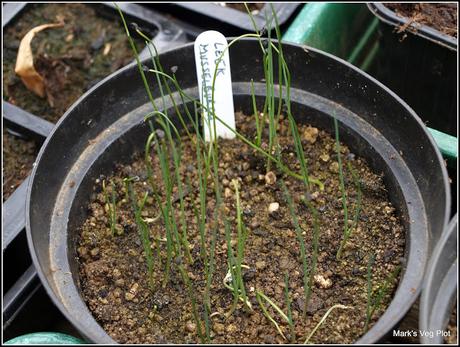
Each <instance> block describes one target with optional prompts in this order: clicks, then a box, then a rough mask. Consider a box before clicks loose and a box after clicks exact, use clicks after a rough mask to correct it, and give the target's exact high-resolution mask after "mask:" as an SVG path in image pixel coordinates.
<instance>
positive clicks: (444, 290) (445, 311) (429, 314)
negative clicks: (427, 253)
mask: <svg viewBox="0 0 460 347" xmlns="http://www.w3.org/2000/svg"><path fill="white" fill-rule="evenodd" d="M457 233H458V214H455V216H454V217H452V219H451V221H450V222H449V225H448V226H447V228H446V229H445V230H444V232H443V234H442V235H441V237H440V239H439V241H438V242H437V244H436V246H435V248H434V250H433V253H432V255H431V258H430V262H429V264H428V268H427V270H426V274H425V279H424V288H423V289H422V294H421V298H420V313H419V326H420V329H421V330H424V331H434V330H437V329H438V328H441V329H444V328H445V327H443V326H441V325H442V324H439V325H438V326H434V324H438V323H441V322H437V321H436V320H437V318H439V317H448V316H450V312H451V311H450V310H451V309H452V307H451V306H450V305H445V306H443V307H438V306H437V305H435V303H436V302H437V299H438V298H444V299H447V301H453V300H454V299H455V298H456V297H457V290H458V253H457V252H458V247H457V245H458V236H457ZM453 251H454V252H455V259H453V257H451V258H448V254H446V253H451V252H453ZM453 269H456V270H455V271H454V272H452V270H453ZM437 274H442V276H443V278H442V281H441V282H440V281H439V279H437V278H436V275H437ZM452 275H454V277H452ZM449 276H450V278H449ZM446 282H448V283H449V284H450V286H447V287H446V286H443V284H446ZM454 282H455V287H456V288H455V290H452V289H453V286H452V284H453V283H454ZM445 303H447V302H445ZM433 320H434V321H433ZM420 340H421V342H422V343H423V344H440V343H443V339H442V336H434V338H429V337H428V336H426V335H423V336H421V337H420Z"/></svg>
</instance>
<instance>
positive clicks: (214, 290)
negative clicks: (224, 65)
mask: <svg viewBox="0 0 460 347" xmlns="http://www.w3.org/2000/svg"><path fill="white" fill-rule="evenodd" d="M237 126H238V128H239V130H240V131H241V132H242V133H243V134H246V135H247V136H249V137H252V136H253V135H254V133H255V128H254V124H253V120H252V119H251V117H245V116H243V115H242V114H241V113H237ZM288 128H289V126H288V124H287V121H286V120H284V119H282V120H281V123H280V128H279V130H278V133H279V144H280V149H281V153H282V157H283V161H284V162H285V163H286V164H287V165H288V166H289V167H290V168H291V169H295V170H299V163H298V162H297V160H296V156H295V153H294V151H295V149H294V146H293V143H292V137H291V135H290V134H289V131H288ZM299 131H300V134H301V137H302V144H303V147H304V150H305V155H306V158H307V160H308V165H309V170H310V174H311V175H312V176H314V177H316V178H319V179H320V180H322V182H323V183H324V186H325V188H324V190H323V191H320V190H319V189H318V187H317V186H312V189H311V191H310V192H309V193H307V192H306V191H305V188H304V187H303V186H302V184H301V182H300V181H298V180H296V179H294V178H292V177H288V176H286V175H284V174H282V173H281V172H278V171H276V170H274V169H273V166H272V169H271V170H270V171H273V174H274V176H276V181H279V180H280V179H283V180H284V181H285V184H286V186H287V188H288V189H289V191H290V193H291V195H292V199H293V201H294V205H295V209H296V211H297V214H298V217H299V221H300V226H301V228H302V229H303V230H304V232H303V237H304V240H305V244H306V248H307V258H308V259H307V260H308V262H309V263H310V261H311V255H312V230H313V224H312V217H311V215H310V213H309V211H308V208H306V206H305V205H304V203H303V202H302V200H303V199H308V200H309V201H310V202H311V203H312V204H313V205H314V206H315V207H316V208H317V209H318V211H320V213H319V221H320V236H319V257H318V267H317V271H316V276H315V279H314V285H313V288H312V296H311V299H310V301H309V304H308V307H307V319H305V320H304V319H302V308H303V307H304V296H303V282H302V276H303V273H302V262H301V259H300V248H299V243H298V240H297V238H296V233H295V230H294V226H293V223H292V218H291V215H290V213H289V208H288V205H287V203H286V201H285V199H284V194H283V191H282V190H281V188H280V186H279V184H278V183H275V182H273V181H274V180H275V179H274V177H273V176H272V175H271V174H270V175H268V179H267V169H266V167H265V164H266V160H265V159H264V158H262V157H260V156H259V155H258V154H257V153H256V152H254V151H253V150H252V149H251V148H250V147H249V146H246V145H245V144H242V143H241V142H240V141H237V140H221V141H220V146H219V168H218V170H219V180H220V183H221V185H222V190H223V191H224V192H225V193H224V198H223V199H224V206H223V210H224V211H225V212H226V214H227V216H228V218H229V221H230V223H231V227H232V242H231V244H232V246H233V247H234V248H235V246H236V216H235V210H236V205H235V195H234V194H235V193H234V187H233V185H232V183H231V181H232V179H237V180H238V181H239V183H240V194H241V204H242V211H243V220H244V223H245V225H246V226H247V228H248V238H247V241H246V250H245V254H244V260H243V263H244V264H246V265H248V266H249V269H244V271H243V276H244V280H245V287H246V290H247V293H248V297H249V300H250V302H251V303H252V306H253V308H254V310H253V311H252V312H251V311H250V312H247V311H246V310H245V309H244V308H243V307H241V306H239V307H238V309H237V310H236V311H235V312H234V313H233V314H232V315H231V316H230V317H229V318H228V319H226V320H225V319H224V317H223V314H225V313H226V312H228V310H229V309H230V307H231V304H232V294H231V292H230V291H229V290H228V289H226V288H225V287H224V286H223V284H222V281H223V279H224V277H225V275H226V273H227V270H228V269H227V244H226V242H225V235H224V228H223V226H222V223H219V224H218V229H217V230H218V232H217V240H216V249H215V257H216V267H215V272H214V276H213V280H212V285H211V307H212V312H213V313H215V314H214V315H213V316H212V318H211V323H210V325H211V336H212V342H213V343H285V342H288V341H286V340H283V338H282V337H281V335H280V334H279V333H278V332H277V331H276V329H275V327H274V326H273V325H272V323H271V322H270V321H269V320H268V319H267V318H266V317H265V316H264V315H263V313H262V311H261V309H260V307H259V305H258V303H257V301H256V298H255V290H261V291H263V292H264V294H265V295H267V296H268V297H269V298H270V299H271V300H273V301H274V302H275V303H276V304H277V305H278V306H280V308H281V309H283V310H284V311H285V312H286V305H285V301H284V285H285V284H284V275H285V273H286V272H288V273H289V292H290V298H291V301H292V303H293V304H292V311H293V312H292V314H293V319H294V321H295V334H296V336H295V339H294V340H295V341H296V342H298V343H303V342H304V340H305V338H306V335H307V334H308V333H309V332H310V331H311V330H312V329H313V328H314V327H315V326H316V324H317V323H318V322H319V320H320V319H321V318H322V317H323V315H324V314H325V312H326V311H327V310H328V309H329V308H330V307H331V306H333V305H335V304H343V305H346V306H349V307H351V308H350V309H348V310H342V309H337V310H334V311H333V312H332V313H331V314H330V315H329V317H328V318H327V320H326V321H325V323H324V324H323V325H322V326H321V328H319V329H318V331H317V332H316V334H315V335H314V336H313V338H312V339H311V341H310V342H314V343H351V342H354V341H355V340H356V339H358V338H359V337H360V336H361V335H363V333H364V323H365V317H366V300H367V280H366V272H367V264H368V259H369V256H370V254H371V253H375V255H376V260H375V265H374V268H373V274H372V281H373V284H374V289H376V288H377V285H378V284H382V283H383V282H384V281H385V279H386V278H387V277H388V276H389V275H390V273H391V272H393V271H394V269H395V268H396V267H397V266H399V265H400V263H401V262H402V261H403V256H404V246H405V233H404V228H403V226H402V223H401V220H400V217H398V215H397V213H396V211H395V208H394V207H393V206H392V205H391V203H390V202H389V200H388V193H387V191H386V188H385V186H384V183H383V177H382V175H380V174H378V173H373V172H372V170H371V169H370V168H369V167H368V166H367V165H366V162H365V161H364V160H363V159H360V158H359V157H357V156H355V155H354V154H353V153H350V151H349V149H348V148H347V147H346V146H345V145H342V147H341V152H342V153H341V155H342V159H343V162H344V175H345V181H346V192H347V196H348V206H349V210H350V216H349V218H350V219H352V213H353V211H354V208H355V206H356V199H357V191H356V188H355V185H354V184H353V178H352V176H351V173H350V172H349V171H348V169H347V163H348V162H350V163H351V165H352V166H353V168H354V170H355V171H356V173H357V175H358V176H359V179H360V181H361V184H362V186H363V189H362V193H363V196H362V207H361V213H360V216H359V222H358V225H357V228H356V229H354V230H353V233H352V235H351V237H350V239H349V242H348V243H347V246H346V247H345V249H344V253H343V256H342V259H341V260H340V261H337V260H336V253H337V249H338V247H339V243H340V240H341V237H342V232H343V212H342V202H341V192H340V188H339V180H338V164H337V154H336V152H335V142H334V139H333V137H331V135H330V134H328V133H326V132H325V131H322V130H318V129H316V128H314V127H310V126H306V125H302V126H299ZM182 143H183V158H182V160H181V168H180V170H181V175H182V176H184V175H188V176H189V177H190V181H191V182H192V189H191V192H188V193H187V195H186V196H185V213H186V221H187V225H186V230H187V237H188V242H189V243H190V249H191V254H192V257H193V259H194V263H193V264H189V265H188V266H187V269H186V271H187V272H188V275H189V277H190V279H191V281H192V285H193V288H194V293H195V294H196V297H197V300H198V303H199V307H200V310H202V300H203V291H204V287H205V276H204V270H203V262H202V261H201V259H200V239H199V232H198V230H197V229H198V228H197V222H196V219H195V215H194V213H193V208H192V206H193V205H194V204H197V203H198V201H199V197H198V188H197V187H198V185H197V171H196V166H195V159H194V158H195V154H194V148H195V147H194V145H193V144H192V142H191V141H190V140H189V139H188V138H183V140H182ZM264 145H266V144H263V146H264ZM142 158H143V157H142V155H137V156H134V157H133V159H132V162H131V164H129V165H124V166H120V165H118V166H117V167H116V168H115V170H114V173H113V174H112V175H111V176H110V177H104V176H101V177H100V178H99V179H98V180H97V181H96V182H95V185H94V193H93V194H92V198H91V201H90V203H89V205H88V217H87V219H86V221H85V222H84V224H83V225H82V226H81V228H80V229H79V230H78V234H79V239H78V245H77V253H78V256H79V277H80V286H81V289H82V294H83V297H84V299H85V301H86V303H87V305H88V307H89V309H90V310H91V312H92V314H93V315H94V317H95V318H96V320H97V321H98V322H99V323H100V324H101V326H102V327H103V328H104V329H105V330H106V331H107V332H108V333H109V334H110V336H112V337H113V338H114V339H115V340H116V341H118V342H121V343H188V342H200V340H199V338H198V336H197V330H198V328H199V326H197V324H196V322H195V321H194V319H193V315H192V310H191V304H190V300H189V298H188V296H187V291H186V288H185V286H184V285H183V283H182V280H181V277H180V274H179V273H178V271H177V268H176V267H174V264H173V265H172V269H171V274H170V281H169V282H168V284H167V285H166V287H165V288H163V287H162V286H161V283H162V281H163V275H164V269H165V260H164V259H165V243H164V242H162V241H161V239H163V238H164V237H165V228H164V226H163V224H162V222H161V220H155V219H154V217H156V216H157V214H158V209H157V207H156V206H155V204H154V201H153V199H152V198H151V197H149V198H148V199H147V202H146V207H145V210H144V212H143V217H144V218H145V220H149V221H150V222H149V229H150V233H151V238H152V240H153V239H154V238H156V239H158V240H160V241H159V242H158V243H159V244H160V258H161V260H159V255H158V253H157V252H158V248H156V247H155V248H154V257H155V264H154V268H155V271H154V275H153V277H154V283H155V289H154V291H153V292H151V291H150V289H149V286H148V275H147V265H146V262H145V257H144V254H143V246H142V243H141V241H140V238H139V234H138V229H137V226H136V223H135V221H134V216H133V212H132V208H131V204H130V203H129V202H128V201H126V199H125V193H126V192H125V190H124V186H123V182H122V180H123V178H125V177H128V176H137V177H138V178H139V180H137V181H136V182H135V183H134V185H133V187H134V190H135V191H136V193H137V195H138V196H142V195H143V194H144V193H145V191H149V185H148V183H147V182H146V167H145V164H144V161H143V159H142ZM320 158H321V159H320ZM152 162H153V167H154V172H153V178H154V180H155V182H157V183H158V184H161V183H160V182H161V178H160V177H161V174H160V172H159V168H158V167H159V165H158V163H159V162H158V160H157V158H156V157H152ZM102 179H106V180H110V181H111V182H114V184H115V189H116V194H117V202H118V203H117V223H118V224H117V229H118V230H120V231H121V233H120V235H118V234H117V235H115V236H112V235H111V232H110V223H109V220H108V212H107V211H108V206H107V205H106V204H105V199H104V194H102V192H101V182H102ZM210 182H211V181H210ZM160 188H161V190H162V189H163V187H161V186H160ZM108 189H109V190H110V189H111V188H110V186H109V188H108ZM207 193H208V195H207V199H208V200H207V210H206V213H207V217H208V218H209V219H208V223H207V233H208V240H207V243H206V249H207V250H208V251H209V248H210V237H209V235H210V228H211V226H212V224H211V222H209V220H210V219H211V218H212V213H213V211H214V209H215V205H216V202H215V199H214V195H213V188H212V184H210V185H209V187H208V191H207ZM175 208H176V210H177V211H178V210H179V207H178V201H176V203H175ZM177 217H179V216H178V215H177ZM350 223H351V221H350ZM152 243H153V244H155V242H152ZM396 284H397V283H393V284H391V286H390V290H389V291H388V292H387V295H386V296H385V298H384V300H383V303H382V306H381V308H380V309H379V310H378V311H377V312H376V314H375V316H374V317H373V319H372V322H371V326H372V325H373V324H374V323H375V322H376V320H377V319H378V317H379V316H380V315H381V314H382V313H383V312H384V310H385V309H386V307H387V306H388V304H389V302H390V301H391V295H392V293H393V291H394V289H395V287H396ZM268 309H269V312H270V313H271V315H272V316H273V317H274V318H275V319H276V321H277V322H278V323H279V324H280V326H281V329H283V331H284V333H285V334H287V335H289V328H288V326H287V325H286V323H285V322H284V321H283V320H282V319H281V318H280V316H279V315H278V314H277V313H276V312H274V310H273V309H272V308H271V307H269V308H268Z"/></svg>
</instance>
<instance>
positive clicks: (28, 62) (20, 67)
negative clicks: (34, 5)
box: [14, 22, 64, 98]
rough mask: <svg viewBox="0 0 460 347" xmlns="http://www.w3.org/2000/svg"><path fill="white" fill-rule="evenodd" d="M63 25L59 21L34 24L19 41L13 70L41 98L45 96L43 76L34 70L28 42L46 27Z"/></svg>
mask: <svg viewBox="0 0 460 347" xmlns="http://www.w3.org/2000/svg"><path fill="white" fill-rule="evenodd" d="M63 25H64V23H62V22H61V23H49V24H42V25H39V26H36V27H35V28H33V29H31V30H30V31H29V32H28V33H27V34H26V35H25V36H24V37H23V38H22V40H21V43H20V44H19V50H18V56H17V58H16V67H15V68H14V72H16V74H17V75H19V76H20V77H21V80H22V82H23V83H24V84H25V86H26V87H27V89H29V90H31V91H32V92H34V93H35V94H37V95H38V96H40V97H42V98H43V97H45V84H44V83H43V77H42V76H40V74H39V73H38V72H37V70H35V67H34V57H33V54H32V47H31V45H30V44H31V42H32V39H33V38H34V36H35V34H36V33H38V32H40V31H42V30H45V29H48V28H56V27H62V26H63Z"/></svg>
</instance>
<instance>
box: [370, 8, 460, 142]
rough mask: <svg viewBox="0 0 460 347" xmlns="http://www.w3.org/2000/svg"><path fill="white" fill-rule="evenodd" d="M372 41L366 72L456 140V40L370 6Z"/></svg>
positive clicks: (388, 11)
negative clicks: (373, 23)
mask: <svg viewBox="0 0 460 347" xmlns="http://www.w3.org/2000/svg"><path fill="white" fill-rule="evenodd" d="M368 7H369V10H370V11H371V12H372V13H373V14H374V15H375V16H376V17H377V19H378V23H377V37H376V44H375V48H376V49H374V50H373V51H372V59H371V62H370V65H369V67H368V68H366V71H367V72H369V73H370V74H371V75H372V76H374V77H375V78H377V79H378V80H379V81H380V82H382V83H383V84H385V85H386V86H388V87H389V88H391V89H392V90H393V91H394V92H395V93H397V94H398V95H399V96H400V97H401V98H402V99H403V100H404V101H405V102H407V103H408V104H409V105H410V106H411V107H412V108H413V109H414V110H415V112H417V114H418V115H420V117H421V118H422V119H423V120H424V121H425V122H426V124H427V126H429V127H431V128H434V129H437V130H440V131H442V132H445V133H448V134H450V135H452V136H457V76H456V74H455V73H454V72H455V71H457V39H456V38H454V37H451V36H448V35H445V34H443V33H441V32H438V31H436V30H434V29H432V28H429V27H427V26H424V25H421V26H420V25H416V24H412V25H409V26H408V27H407V30H405V31H403V32H399V30H398V29H399V28H400V27H401V26H407V25H408V24H409V23H408V22H409V19H408V18H404V17H399V16H397V15H396V14H395V13H394V12H393V11H391V10H390V9H388V8H387V7H385V6H384V5H383V4H378V3H369V4H368Z"/></svg>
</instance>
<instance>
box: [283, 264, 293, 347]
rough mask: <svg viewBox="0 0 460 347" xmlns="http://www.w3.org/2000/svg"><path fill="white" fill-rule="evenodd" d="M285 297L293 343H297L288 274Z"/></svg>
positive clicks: (285, 279)
mask: <svg viewBox="0 0 460 347" xmlns="http://www.w3.org/2000/svg"><path fill="white" fill-rule="evenodd" d="M284 297H285V300H286V308H287V317H288V324H289V328H290V331H291V336H290V337H291V343H294V341H295V327H294V321H293V319H292V309H291V299H290V298H289V274H288V273H287V272H286V273H285V275H284Z"/></svg>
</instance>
